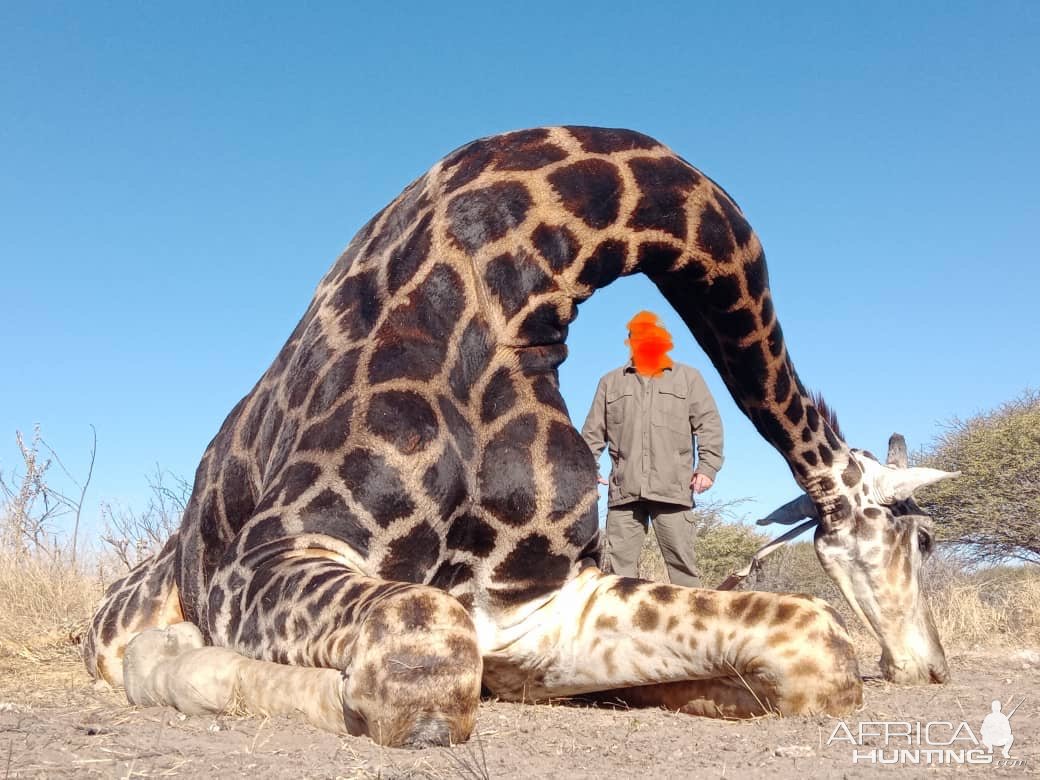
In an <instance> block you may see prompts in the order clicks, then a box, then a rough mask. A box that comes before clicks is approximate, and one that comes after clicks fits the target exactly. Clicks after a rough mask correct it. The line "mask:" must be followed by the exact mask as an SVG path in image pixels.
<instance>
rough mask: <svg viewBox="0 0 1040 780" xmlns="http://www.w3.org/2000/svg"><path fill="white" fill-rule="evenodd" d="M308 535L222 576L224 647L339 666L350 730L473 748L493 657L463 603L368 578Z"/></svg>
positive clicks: (254, 684) (215, 621)
mask: <svg viewBox="0 0 1040 780" xmlns="http://www.w3.org/2000/svg"><path fill="white" fill-rule="evenodd" d="M307 538H308V537H307V536H306V535H304V536H300V537H294V538H293V539H292V540H287V541H286V542H284V543H280V544H275V545H270V544H269V545H263V546H261V548H259V549H257V550H255V551H254V552H253V553H251V554H247V555H246V556H244V557H241V558H235V559H234V560H233V561H229V562H228V564H227V565H226V566H224V567H222V568H221V569H218V571H217V573H216V575H215V577H214V579H213V582H212V583H211V585H210V592H209V593H210V600H209V603H210V611H209V621H210V632H211V635H212V638H213V641H214V643H215V644H218V645H222V646H224V647H226V648H228V649H230V650H234V651H236V652H238V653H241V654H244V655H246V656H249V657H252V658H255V659H260V660H264V661H275V662H279V664H281V665H284V664H291V665H292V666H295V667H319V668H324V669H333V670H338V671H337V676H338V677H341V679H342V686H341V690H340V696H341V702H340V705H341V715H342V716H343V717H344V718H345V719H346V720H347V721H348V724H347V726H348V727H347V730H349V731H351V732H352V733H358V731H357V729H354V728H352V727H350V723H357V724H361V725H360V726H359V727H358V728H359V729H360V731H361V732H362V733H367V734H368V735H369V736H370V737H371V738H372V739H373V740H375V741H376V742H378V743H379V744H382V745H391V746H409V747H422V746H427V745H444V744H449V743H452V742H461V741H464V740H465V739H466V738H467V737H468V736H469V734H470V732H471V731H472V729H473V725H474V722H475V719H476V711H477V705H478V702H479V698H480V680H481V659H480V655H479V653H478V651H477V639H476V632H475V629H474V627H473V622H472V620H471V619H470V616H469V614H468V613H467V612H466V610H465V609H464V608H463V606H462V605H461V604H460V603H459V602H458V601H457V600H456V599H455V598H454V597H452V596H450V595H448V594H447V593H445V592H443V591H440V590H437V589H436V588H431V587H428V586H425V585H418V584H413V583H403V582H390V581H387V580H381V579H377V578H373V577H368V576H365V575H364V574H362V573H360V572H359V571H358V569H357V567H355V566H353V565H351V564H350V563H349V562H346V561H344V560H343V559H342V558H341V557H339V556H337V555H336V554H334V553H332V552H330V551H328V550H327V549H321V548H319V547H316V546H315V547H306V546H305V545H306V544H307V541H306V540H307ZM287 545H289V546H287ZM264 547H267V548H274V547H277V548H278V550H279V552H273V551H272V550H271V549H268V550H266V551H265V550H264V549H263V548H264ZM269 666H270V665H269ZM281 668H282V669H285V668H287V667H285V666H281ZM267 679H268V677H267V676H265V675H264V674H263V673H261V672H254V673H253V675H252V677H250V678H249V680H247V681H245V682H244V683H241V685H242V686H243V691H242V692H241V693H242V695H243V697H244V698H246V699H247V700H248V699H249V698H251V697H252V698H256V697H258V696H261V695H262V694H261V693H259V692H258V691H257V690H256V688H262V687H263V686H265V685H267V684H268V683H267Z"/></svg>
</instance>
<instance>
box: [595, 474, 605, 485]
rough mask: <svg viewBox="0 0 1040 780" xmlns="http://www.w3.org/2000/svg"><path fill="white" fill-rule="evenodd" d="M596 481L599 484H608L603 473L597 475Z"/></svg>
mask: <svg viewBox="0 0 1040 780" xmlns="http://www.w3.org/2000/svg"><path fill="white" fill-rule="evenodd" d="M596 481H597V482H598V483H599V484H601V485H606V484H607V481H606V480H605V479H603V475H602V474H597V475H596Z"/></svg>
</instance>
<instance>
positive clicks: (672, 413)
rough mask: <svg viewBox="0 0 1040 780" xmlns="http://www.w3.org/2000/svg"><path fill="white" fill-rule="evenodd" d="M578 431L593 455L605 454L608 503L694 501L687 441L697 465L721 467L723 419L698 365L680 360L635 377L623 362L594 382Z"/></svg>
mask: <svg viewBox="0 0 1040 780" xmlns="http://www.w3.org/2000/svg"><path fill="white" fill-rule="evenodd" d="M581 435H582V437H583V438H584V439H585V443H586V444H588V445H589V449H591V450H592V454H593V456H594V457H595V458H596V460H597V462H598V461H599V456H600V453H601V452H603V448H604V447H606V448H607V450H608V452H609V453H610V462H611V469H610V483H609V484H610V487H609V490H608V493H607V502H608V506H612V507H613V506H619V505H621V504H626V503H628V502H630V501H636V500H638V499H647V500H650V501H663V502H666V503H669V504H679V505H682V506H687V507H689V506H693V495H692V493H691V491H690V480H691V479H692V478H693V474H694V469H693V439H694V437H696V438H697V471H698V472H700V473H701V474H704V475H705V476H707V477H710V478H711V479H715V475H716V473H718V471H719V469H721V468H722V419H721V418H720V417H719V411H718V409H717V408H716V407H715V400H714V399H713V398H712V397H711V393H710V392H709V390H708V386H707V385H706V384H705V383H704V379H703V377H701V375H700V372H698V371H697V369H695V368H692V367H690V366H687V365H684V364H682V363H676V364H675V366H674V367H673V368H670V369H665V370H664V373H663V374H662V375H661V376H658V377H653V378H647V377H641V376H640V375H639V374H638V373H637V372H636V370H635V368H634V367H633V366H632V364H631V363H629V364H628V365H626V366H622V367H621V368H618V369H615V370H614V371H611V372H610V373H609V374H607V375H606V376H604V377H603V378H602V379H600V380H599V386H598V387H597V388H596V395H595V397H594V398H593V400H592V408H591V409H590V410H589V415H588V417H587V418H586V419H585V425H583V426H582V429H581Z"/></svg>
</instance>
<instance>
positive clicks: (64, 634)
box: [0, 551, 105, 662]
mask: <svg viewBox="0 0 1040 780" xmlns="http://www.w3.org/2000/svg"><path fill="white" fill-rule="evenodd" d="M104 576H105V574H104V572H103V571H98V572H96V573H93V574H89V573H87V572H86V571H84V569H83V567H80V566H72V565H71V564H70V563H69V562H68V561H66V560H63V559H62V558H61V557H60V556H58V557H54V558H50V557H47V556H45V555H41V554H37V555H33V554H27V553H23V554H16V553H12V552H3V551H0V604H3V609H2V610H0V658H9V657H12V656H16V657H19V658H23V659H26V660H28V661H30V662H42V661H50V660H55V659H57V658H59V657H62V656H68V655H72V654H75V647H74V646H75V644H76V643H78V641H79V638H80V637H81V636H82V633H83V630H84V628H85V626H86V623H87V621H88V620H89V618H90V615H91V613H92V612H93V610H94V608H95V607H96V606H97V603H98V601H99V600H100V599H101V595H102V593H103V590H104V588H103V584H104V583H103V579H102V578H103V577H104Z"/></svg>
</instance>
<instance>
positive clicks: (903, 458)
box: [885, 433, 910, 469]
mask: <svg viewBox="0 0 1040 780" xmlns="http://www.w3.org/2000/svg"><path fill="white" fill-rule="evenodd" d="M885 462H886V463H887V464H888V465H889V466H895V467H896V468H900V469H905V468H906V467H907V466H909V465H910V459H909V457H908V456H907V452H906V439H904V438H903V435H902V434H900V433H893V434H892V436H891V437H890V438H889V440H888V457H887V458H886V459H885Z"/></svg>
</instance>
